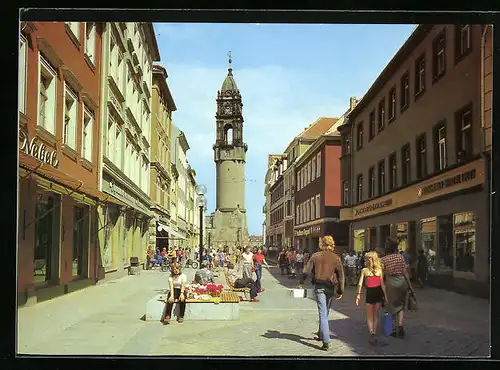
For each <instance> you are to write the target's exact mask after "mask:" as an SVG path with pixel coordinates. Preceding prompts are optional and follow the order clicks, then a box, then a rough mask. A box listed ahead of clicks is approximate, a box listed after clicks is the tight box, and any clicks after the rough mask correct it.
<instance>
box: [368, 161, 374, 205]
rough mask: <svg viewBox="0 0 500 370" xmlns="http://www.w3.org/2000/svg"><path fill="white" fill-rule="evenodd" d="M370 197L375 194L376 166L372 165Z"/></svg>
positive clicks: (369, 177) (369, 176) (369, 172)
mask: <svg viewBox="0 0 500 370" xmlns="http://www.w3.org/2000/svg"><path fill="white" fill-rule="evenodd" d="M368 181H369V183H368V198H372V197H374V196H375V167H373V166H372V167H370V169H369V170H368Z"/></svg>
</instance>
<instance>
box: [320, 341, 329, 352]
mask: <svg viewBox="0 0 500 370" xmlns="http://www.w3.org/2000/svg"><path fill="white" fill-rule="evenodd" d="M329 347H330V346H329V344H328V343H323V345H322V346H321V348H320V349H321V350H322V351H328V348H329Z"/></svg>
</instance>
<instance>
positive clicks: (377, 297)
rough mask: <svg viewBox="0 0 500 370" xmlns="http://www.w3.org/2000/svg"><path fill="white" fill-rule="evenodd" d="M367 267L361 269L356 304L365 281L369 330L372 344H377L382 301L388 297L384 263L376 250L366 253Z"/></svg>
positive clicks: (357, 304)
mask: <svg viewBox="0 0 500 370" xmlns="http://www.w3.org/2000/svg"><path fill="white" fill-rule="evenodd" d="M365 261H366V267H365V268H363V270H361V276H360V277H359V282H358V293H357V295H356V306H359V301H360V299H361V290H362V288H363V282H365V286H366V290H365V291H366V297H365V309H366V319H367V322H368V330H369V331H370V344H373V345H375V344H377V338H376V336H375V335H376V333H377V327H378V322H379V312H380V307H381V306H382V303H383V302H384V300H385V299H386V297H387V293H386V290H385V285H384V274H383V271H382V264H381V262H380V259H379V258H378V255H377V253H376V252H369V253H367V254H366V255H365Z"/></svg>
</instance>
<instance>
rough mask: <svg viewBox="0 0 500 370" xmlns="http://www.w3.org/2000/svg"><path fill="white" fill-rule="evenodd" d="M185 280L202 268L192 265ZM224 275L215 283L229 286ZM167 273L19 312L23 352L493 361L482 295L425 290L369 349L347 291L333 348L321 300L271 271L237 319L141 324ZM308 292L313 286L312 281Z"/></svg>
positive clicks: (334, 313) (338, 306)
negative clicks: (294, 291) (395, 330)
mask: <svg viewBox="0 0 500 370" xmlns="http://www.w3.org/2000/svg"><path fill="white" fill-rule="evenodd" d="M184 272H185V273H186V275H188V279H192V277H193V276H194V272H195V270H193V269H185V270H184ZM222 276H223V274H222V273H220V274H219V277H218V281H217V282H218V283H224V281H223V277H222ZM166 281H167V273H162V272H160V271H158V270H152V271H142V272H141V274H140V275H136V276H127V277H124V278H121V279H118V280H115V281H109V282H105V283H102V284H98V285H97V286H95V287H90V288H88V289H84V290H81V291H77V292H74V293H71V294H68V295H65V296H62V297H59V298H55V299H52V300H49V301H46V302H41V303H39V304H37V305H35V306H32V307H22V308H19V310H18V340H19V342H18V351H19V353H20V354H46V355H58V354H61V355H142V356H158V355H160V356H163V355H166V356H207V355H208V356H251V357H256V356H293V357H296V356H379V355H380V356H386V355H394V356H401V355H403V356H487V355H488V351H489V344H488V343H489V342H488V338H489V335H488V330H489V309H488V302H487V301H486V300H483V299H478V298H472V297H465V296H461V295H459V294H456V293H452V292H448V291H443V290H437V289H433V288H426V289H424V290H419V291H418V297H419V310H418V311H416V312H408V313H407V314H406V320H405V323H406V331H407V335H406V338H404V339H397V338H391V337H384V336H383V335H382V334H381V333H379V334H378V338H379V344H378V345H377V346H371V345H370V344H369V343H368V331H367V328H366V320H365V318H364V311H363V306H362V305H360V307H356V306H355V304H354V298H355V290H354V288H353V287H347V288H346V292H345V295H344V297H343V299H342V300H340V301H334V302H333V303H332V310H331V312H330V316H329V323H330V335H331V342H330V349H329V350H328V351H327V352H324V351H320V350H319V347H320V346H321V342H318V341H316V340H315V339H314V332H315V331H317V329H318V326H317V325H318V312H317V308H316V302H315V301H314V297H311V298H292V297H291V295H290V291H289V290H288V288H291V287H294V286H295V285H296V282H295V280H294V279H290V278H288V277H287V276H281V275H280V272H279V269H278V268H277V267H274V266H272V267H271V268H270V269H269V270H267V269H264V271H263V279H262V283H263V286H264V288H265V291H264V292H263V293H261V294H259V297H258V298H259V299H260V302H256V303H254V302H241V303H240V313H239V319H238V320H235V321H189V320H186V321H184V322H183V323H182V324H180V323H177V322H175V320H172V323H171V324H170V325H168V326H164V325H162V324H161V323H160V322H156V321H143V320H141V318H143V316H144V311H145V304H146V302H147V300H148V299H150V298H151V297H152V296H154V295H155V294H158V292H160V291H162V290H164V289H165V288H166ZM306 287H309V288H311V287H312V286H311V284H310V282H309V284H308V285H306Z"/></svg>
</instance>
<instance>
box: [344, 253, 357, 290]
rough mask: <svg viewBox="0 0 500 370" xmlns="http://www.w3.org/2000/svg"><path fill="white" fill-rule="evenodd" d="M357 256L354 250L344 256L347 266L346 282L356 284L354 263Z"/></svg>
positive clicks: (355, 263)
mask: <svg viewBox="0 0 500 370" xmlns="http://www.w3.org/2000/svg"><path fill="white" fill-rule="evenodd" d="M357 261H358V258H357V257H356V254H354V251H351V252H350V253H349V254H348V255H347V256H346V258H345V264H346V266H347V283H348V284H349V285H352V286H355V285H356V265H357Z"/></svg>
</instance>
